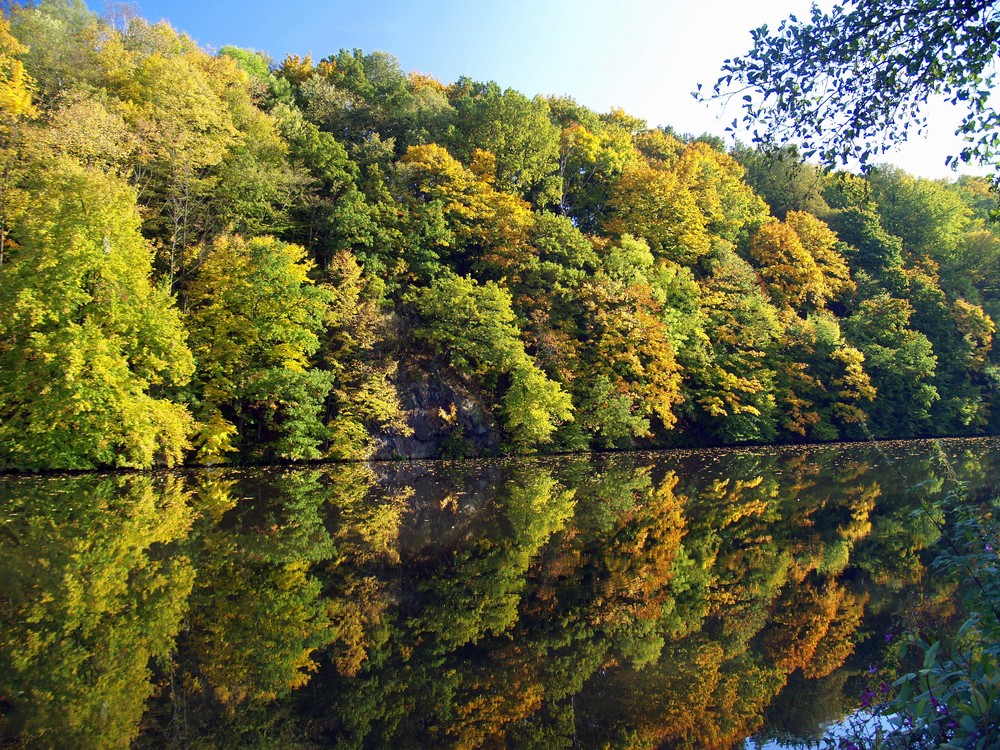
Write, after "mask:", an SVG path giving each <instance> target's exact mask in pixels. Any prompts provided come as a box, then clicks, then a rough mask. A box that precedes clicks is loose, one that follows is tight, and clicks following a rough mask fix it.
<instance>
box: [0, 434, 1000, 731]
mask: <svg viewBox="0 0 1000 750" xmlns="http://www.w3.org/2000/svg"><path fill="white" fill-rule="evenodd" d="M942 445H943V446H944V450H945V452H946V453H947V454H948V455H949V459H950V462H951V467H952V469H954V471H955V472H956V473H958V474H959V476H960V477H962V478H964V479H967V480H968V481H969V482H970V483H971V484H972V485H973V487H974V490H975V488H976V487H979V486H981V485H982V484H983V483H984V481H985V479H984V478H988V477H990V476H994V475H995V471H996V468H997V466H996V464H997V462H998V461H1000V444H998V443H997V442H996V441H989V440H976V441H947V442H945V443H943V444H942ZM885 450H886V451H888V452H889V453H891V454H892V457H893V466H894V468H892V469H889V468H887V464H886V462H885V461H884V460H883V459H882V458H881V457H880V456H879V454H878V453H877V452H876V451H874V449H872V448H871V447H870V446H865V445H861V446H840V447H827V448H815V449H760V450H756V449H755V450H739V451H708V452H691V453H670V454H628V455H617V456H587V457H570V458H551V459H535V460H504V461H497V462H481V463H478V462H463V463H457V464H436V465H432V464H388V465H376V466H373V467H364V466H359V465H350V466H332V467H321V468H316V467H310V468H307V469H296V470H290V469H281V470H247V471H220V470H213V471H205V472H200V473H190V474H185V475H171V476H167V477H161V476H147V475H128V476H111V477H108V476H86V477H58V478H7V479H3V480H0V499H2V505H0V507H2V509H3V516H2V517H0V745H6V744H13V745H19V744H21V745H27V746H32V747H35V746H37V747H122V746H127V745H128V744H130V743H132V744H134V745H138V746H150V747H162V746H176V747H190V746H203V747H236V746H238V747H276V746H291V745H303V744H310V745H317V746H324V747H327V746H329V747H345V748H351V747H356V748H380V747H468V748H472V747H518V748H521V747H525V748H530V747H537V748H558V747H567V748H569V747H622V748H633V747H660V746H665V747H690V748H696V747H699V748H700V747H716V748H729V747H739V746H741V745H742V743H743V742H744V740H745V738H746V737H747V736H749V735H751V734H753V733H755V732H756V733H758V734H757V738H758V739H763V738H767V737H771V738H775V739H779V740H782V741H799V742H802V741H806V740H809V739H810V738H815V737H817V736H818V733H819V732H820V731H821V730H819V727H820V726H821V725H822V724H823V723H824V722H829V721H831V720H836V719H837V718H839V717H840V716H842V715H843V714H844V712H845V711H848V710H850V709H851V708H852V706H853V703H854V696H855V695H856V692H857V691H856V689H855V681H856V678H857V677H858V675H860V674H861V673H863V672H864V670H865V667H866V665H867V664H868V663H871V662H873V661H875V660H877V659H878V656H879V651H880V650H881V649H884V648H885V646H884V641H883V639H882V638H880V637H878V636H879V634H880V633H883V632H885V631H886V630H888V629H891V628H892V627H893V622H894V620H893V618H894V613H895V611H896V609H897V608H898V607H899V606H900V602H902V601H905V600H906V599H907V598H908V597H912V596H913V595H914V592H915V591H917V590H918V589H920V588H921V587H923V589H922V590H924V589H926V590H927V591H929V592H930V593H929V595H930V596H931V597H932V598H933V596H934V595H935V593H936V594H937V595H938V597H939V598H941V599H942V600H943V599H946V598H947V594H948V589H947V587H942V588H941V589H940V590H939V591H937V592H935V591H934V590H933V589H927V587H926V586H924V584H925V577H926V576H925V573H926V571H925V568H924V562H925V560H926V555H925V554H924V551H925V550H926V549H927V547H928V546H929V545H931V544H932V543H933V542H934V541H935V537H936V531H935V527H934V524H933V523H932V522H931V520H930V519H928V518H927V517H926V516H923V515H921V514H916V515H914V514H913V512H912V511H913V509H914V504H915V502H916V500H915V498H914V497H913V495H912V493H908V492H907V490H906V488H907V487H909V486H917V485H919V486H920V491H922V492H927V493H930V494H931V495H933V494H935V493H936V494H940V493H942V492H944V491H945V490H946V481H947V479H946V472H945V471H943V470H942V469H941V467H940V466H939V465H938V464H937V463H936V461H935V459H934V457H933V451H932V450H931V448H930V445H929V444H927V443H905V444H898V445H889V446H887V447H886V448H885ZM897 471H898V472H899V473H897ZM981 491H983V492H986V491H987V490H985V489H983V490H981ZM872 633H874V634H875V636H874V637H868V634H872Z"/></svg>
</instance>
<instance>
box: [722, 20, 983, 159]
mask: <svg viewBox="0 0 1000 750" xmlns="http://www.w3.org/2000/svg"><path fill="white" fill-rule="evenodd" d="M751 33H752V36H753V47H752V48H751V49H750V51H749V52H747V53H746V55H744V56H742V57H736V58H733V59H731V60H728V61H727V62H726V63H725V64H724V65H723V69H722V70H723V75H722V77H721V78H720V79H719V81H718V83H716V85H715V88H714V94H715V96H733V95H742V97H743V105H742V106H743V110H744V118H743V119H744V122H745V123H746V124H748V125H749V126H751V127H753V128H755V130H754V140H755V141H756V142H758V143H762V144H765V145H771V144H777V145H782V144H783V143H784V142H785V141H787V140H795V141H798V142H800V143H801V144H802V146H803V155H804V156H806V157H807V158H808V157H810V156H813V155H817V156H819V157H820V159H821V160H822V161H823V162H825V163H827V164H831V165H832V164H834V163H837V162H840V163H847V162H849V161H853V160H857V161H860V162H862V163H866V162H868V161H869V160H870V159H871V157H873V156H876V155H878V154H881V153H884V152H885V151H887V150H888V149H890V148H891V147H892V146H893V145H894V144H895V143H896V142H899V141H905V140H906V138H907V137H908V136H909V135H910V133H911V132H914V131H915V132H916V133H917V134H919V133H921V132H922V131H923V128H924V126H925V125H926V117H925V116H924V115H922V114H921V108H922V107H923V106H924V105H925V104H926V103H927V102H928V100H929V99H930V98H931V97H932V96H937V95H942V96H943V97H944V98H945V99H947V100H948V101H949V102H951V103H952V104H955V105H958V106H960V107H963V108H967V110H968V111H967V112H966V113H965V116H964V119H963V120H962V124H961V125H960V126H959V128H958V131H957V132H958V134H960V135H962V136H965V138H966V140H967V142H968V143H969V145H967V146H966V147H965V148H963V149H962V151H961V153H960V154H955V155H952V156H951V157H949V161H954V162H957V161H959V160H961V161H963V162H969V161H973V160H976V161H982V162H993V161H995V160H996V158H997V153H998V144H1000V130H998V125H1000V115H998V114H997V112H996V111H995V110H994V109H993V106H992V105H991V104H990V101H989V100H990V94H991V92H992V90H993V87H994V81H995V78H994V76H995V72H994V68H993V66H994V63H995V61H996V57H997V44H998V41H1000V17H998V15H997V8H996V5H995V3H993V2H992V0H976V1H975V2H970V3H965V4H962V5H960V6H956V5H954V4H953V3H950V2H944V1H942V0H893V1H892V2H883V3H868V2H858V1H856V0H849V1H848V2H844V3H841V4H837V5H834V6H833V7H832V8H831V9H830V10H829V11H823V10H821V9H820V8H819V7H818V6H815V7H814V8H813V9H812V12H811V15H810V17H809V18H808V19H805V20H802V21H800V20H799V19H797V18H796V17H795V16H790V17H789V18H788V19H787V20H785V21H782V22H781V24H780V25H779V26H778V27H777V28H776V29H774V30H771V29H768V28H767V26H761V27H760V28H758V29H756V30H755V31H753V32H751ZM744 92H747V93H744Z"/></svg>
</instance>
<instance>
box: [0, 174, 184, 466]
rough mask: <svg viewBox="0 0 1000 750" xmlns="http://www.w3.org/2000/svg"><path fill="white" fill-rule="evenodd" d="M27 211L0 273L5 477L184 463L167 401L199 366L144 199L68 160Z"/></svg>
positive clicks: (174, 410)
mask: <svg viewBox="0 0 1000 750" xmlns="http://www.w3.org/2000/svg"><path fill="white" fill-rule="evenodd" d="M29 205H30V207H31V208H30V211H28V212H26V214H25V217H24V219H23V220H22V221H21V222H20V223H19V225H18V227H17V229H16V232H15V238H16V240H17V242H18V244H19V249H18V250H17V251H16V252H13V253H12V254H11V258H10V262H9V263H6V264H5V265H4V266H3V267H2V269H0V308H2V309H3V310H4V315H3V317H2V318H0V446H2V448H0V466H5V467H6V466H17V467H21V468H63V469H70V468H72V469H83V468H88V469H89V468H95V467H99V466H135V467H149V466H151V465H152V464H153V463H154V462H156V461H162V462H164V463H167V464H174V463H177V462H178V461H179V460H180V458H181V454H182V452H183V450H184V449H185V448H186V447H187V434H188V431H189V429H190V426H191V425H190V422H191V418H190V415H189V414H188V411H187V409H185V408H184V407H183V406H180V405H179V404H176V403H173V402H171V401H170V400H169V399H168V398H166V397H164V394H163V390H164V388H165V387H168V386H180V385H184V384H185V383H186V382H187V380H188V378H189V377H190V375H191V372H192V370H193V369H194V366H193V362H192V359H191V353H190V352H189V351H188V348H187V345H186V343H185V334H184V331H183V329H182V326H181V319H180V314H179V313H178V311H177V309H176V308H175V307H174V305H173V300H172V299H171V297H170V295H169V293H168V292H167V291H166V290H165V289H161V288H157V287H154V286H153V284H152V283H151V282H150V274H151V271H152V250H151V248H150V247H149V244H148V243H147V242H146V241H145V240H144V239H143V237H142V235H141V234H140V233H139V215H138V211H137V209H136V203H135V192H134V191H133V190H132V189H131V188H129V187H128V186H127V185H125V184H124V183H123V182H122V181H121V180H119V179H116V178H114V177H112V176H109V175H104V174H101V173H100V172H95V171H91V170H87V169H85V168H83V167H81V166H80V165H78V164H76V163H75V162H73V161H72V160H70V159H68V158H65V157H63V158H61V159H59V160H57V161H56V163H55V164H54V165H53V166H52V167H51V168H50V169H49V170H47V171H46V172H45V173H44V174H43V176H42V177H41V178H40V179H39V180H38V182H37V184H36V185H35V189H34V190H32V191H31V194H30V195H29Z"/></svg>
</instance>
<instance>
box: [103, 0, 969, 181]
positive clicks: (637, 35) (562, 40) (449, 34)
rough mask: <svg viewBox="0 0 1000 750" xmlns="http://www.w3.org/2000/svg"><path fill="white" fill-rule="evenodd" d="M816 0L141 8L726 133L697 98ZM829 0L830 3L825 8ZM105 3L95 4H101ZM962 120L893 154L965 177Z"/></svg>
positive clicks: (237, 41) (940, 118)
mask: <svg viewBox="0 0 1000 750" xmlns="http://www.w3.org/2000/svg"><path fill="white" fill-rule="evenodd" d="M811 4H812V2H811V0H751V1H746V0H617V1H615V0H505V1H502V2H501V1H496V2H493V1H491V2H478V1H477V0H465V1H464V2H463V1H462V0H423V1H421V0H411V1H410V2H405V1H404V0H369V1H368V2H364V1H361V2H347V1H345V0H331V1H330V2H307V1H306V0H285V1H284V2H276V1H275V0H271V2H267V3H255V2H251V0H243V1H242V2H235V0H201V1H200V2H198V1H197V0H140V2H139V3H138V5H139V10H140V13H141V15H142V16H143V17H145V18H147V19H149V20H151V21H158V20H161V19H166V20H168V21H169V22H170V23H171V24H172V25H173V26H174V27H175V28H177V29H180V30H182V31H185V32H187V33H188V34H189V35H190V36H192V37H193V38H194V39H196V40H197V41H198V42H199V43H201V45H202V46H204V47H208V48H211V49H218V48H219V47H221V46H223V45H226V44H234V45H236V46H240V47H249V48H252V49H257V50H262V51H265V52H267V53H268V54H270V55H271V56H272V57H273V58H275V60H277V61H280V60H281V59H282V58H283V57H284V56H285V54H286V53H289V52H291V53H296V54H300V55H304V54H305V53H307V52H311V53H312V54H313V58H314V59H315V60H318V59H320V58H322V57H325V56H326V55H328V54H332V53H335V52H337V51H338V50H339V49H341V48H347V49H353V48H356V47H357V48H360V49H363V50H364V51H365V52H371V51H373V50H384V51H386V52H389V53H392V54H393V55H395V56H396V57H397V58H398V59H399V61H400V64H401V65H402V67H403V69H404V70H407V71H409V70H419V71H420V72H422V73H429V74H431V75H434V76H436V77H437V78H439V79H441V80H442V81H444V82H445V83H448V82H450V81H453V80H455V79H456V78H458V77H459V76H461V75H467V76H470V77H471V78H474V79H477V80H483V81H488V80H494V81H496V82H497V83H499V84H500V85H501V86H502V87H512V88H515V89H517V90H519V91H521V92H522V93H525V94H527V95H529V96H531V95H534V94H559V95H563V94H565V95H570V96H572V97H574V98H575V99H576V100H577V101H578V102H580V103H581V104H585V105H587V106H588V107H591V108H592V109H595V110H597V111H599V112H604V111H607V110H608V109H610V108H611V107H621V108H623V109H625V110H626V111H627V112H629V113H630V114H632V115H636V116H638V117H642V118H645V119H646V120H647V121H648V122H649V123H650V125H671V126H673V127H674V128H676V129H677V130H678V131H680V132H685V133H696V134H697V133H702V132H710V133H715V134H717V135H723V134H724V129H725V126H726V123H728V122H730V121H732V119H733V118H734V117H737V116H738V115H739V111H738V108H737V107H736V105H735V103H734V104H733V105H732V106H731V107H730V108H729V109H728V111H723V110H722V108H721V106H719V105H716V106H714V107H710V106H707V105H705V104H699V103H698V102H696V101H694V100H693V99H692V98H691V96H690V92H691V91H693V90H694V89H695V88H696V87H697V85H698V84H699V83H702V84H704V85H705V86H706V87H708V86H710V85H711V84H713V83H714V82H715V80H716V78H717V77H718V71H719V67H720V65H721V64H722V61H723V60H724V59H726V58H727V57H731V56H735V55H738V54H740V53H742V52H744V51H746V49H747V48H748V47H749V46H750V30H751V29H753V28H756V27H757V26H760V25H761V24H764V23H767V24H769V25H772V26H773V25H776V24H777V23H778V22H779V21H780V20H781V19H783V18H785V17H786V16H788V14H790V13H795V14H798V15H799V16H804V15H807V11H808V9H809V7H810V6H811ZM822 4H827V5H828V4H829V2H826V3H822ZM91 5H92V7H97V5H98V3H97V1H96V0H91ZM958 121H959V117H958V115H957V113H956V112H954V111H953V110H952V109H951V108H950V107H947V106H939V107H936V108H935V109H934V110H932V112H931V124H930V137H929V138H927V139H923V138H920V139H914V141H913V142H912V143H910V144H907V145H906V146H904V147H903V149H902V150H901V151H899V152H896V153H894V154H891V155H889V156H888V157H887V160H888V161H891V162H893V163H895V164H898V165H899V166H901V167H903V168H904V169H906V170H907V171H909V172H912V173H913V174H918V175H921V176H926V177H954V176H955V173H953V172H951V171H950V170H948V169H947V168H946V167H945V166H944V159H945V157H946V156H947V155H948V154H949V153H952V152H955V151H957V150H958V149H959V145H958V143H957V140H956V139H955V138H954V136H953V132H954V129H955V126H956V124H957V123H958Z"/></svg>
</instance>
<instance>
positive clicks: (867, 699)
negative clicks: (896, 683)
mask: <svg viewBox="0 0 1000 750" xmlns="http://www.w3.org/2000/svg"><path fill="white" fill-rule="evenodd" d="M874 697H875V693H873V692H872V691H871V690H865V692H863V693H862V694H861V707H862V708H868V706H870V705H871V704H872V699H873V698H874Z"/></svg>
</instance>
